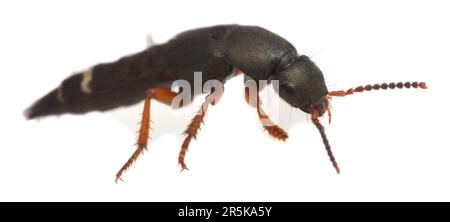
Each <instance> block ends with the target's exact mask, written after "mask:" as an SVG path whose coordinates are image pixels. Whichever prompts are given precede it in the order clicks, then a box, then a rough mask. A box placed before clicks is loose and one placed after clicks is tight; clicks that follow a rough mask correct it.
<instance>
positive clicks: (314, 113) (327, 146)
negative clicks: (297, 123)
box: [310, 107, 341, 174]
mask: <svg viewBox="0 0 450 222" xmlns="http://www.w3.org/2000/svg"><path fill="white" fill-rule="evenodd" d="M310 112H311V119H312V122H313V123H314V125H316V127H317V129H318V130H319V133H320V136H321V137H322V141H323V144H324V145H325V149H326V150H327V154H328V157H329V158H330V161H331V163H332V164H333V167H334V169H336V173H338V174H339V173H340V172H341V170H340V169H339V166H338V164H337V162H336V158H334V155H333V152H332V151H331V146H330V143H329V142H328V138H327V135H326V134H325V128H324V127H323V125H322V124H321V123H320V121H319V118H318V115H317V111H316V110H315V109H314V108H313V107H311V108H310Z"/></svg>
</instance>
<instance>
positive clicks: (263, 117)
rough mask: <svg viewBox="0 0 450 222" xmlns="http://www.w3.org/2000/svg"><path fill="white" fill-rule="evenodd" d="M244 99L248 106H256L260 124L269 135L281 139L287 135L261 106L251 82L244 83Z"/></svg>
mask: <svg viewBox="0 0 450 222" xmlns="http://www.w3.org/2000/svg"><path fill="white" fill-rule="evenodd" d="M245 101H246V102H247V103H248V104H249V105H250V106H253V107H256V111H257V112H258V117H259V120H260V121H261V124H262V125H263V127H264V129H265V130H267V132H268V133H269V134H270V135H271V136H273V137H275V138H277V139H279V140H282V141H285V140H286V139H287V138H288V137H289V136H288V134H287V133H286V131H284V130H283V129H282V128H281V127H279V126H277V125H275V124H274V123H273V122H272V120H270V118H269V116H268V115H267V114H266V113H265V112H264V110H263V109H262V108H261V98H260V97H259V95H258V90H257V89H256V88H255V86H253V85H251V84H248V85H246V87H245Z"/></svg>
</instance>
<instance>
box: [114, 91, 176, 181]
mask: <svg viewBox="0 0 450 222" xmlns="http://www.w3.org/2000/svg"><path fill="white" fill-rule="evenodd" d="M177 95H178V94H177V93H175V92H172V91H171V90H170V89H167V88H153V89H149V90H147V93H146V97H145V103H144V111H143V113H142V121H141V127H140V130H139V137H138V141H137V143H136V144H137V149H136V151H134V153H133V155H131V157H130V158H129V159H128V161H127V162H126V163H125V165H123V167H122V168H120V170H119V172H117V174H116V183H117V181H118V180H122V178H121V176H122V174H123V172H124V171H126V170H127V169H128V168H129V167H130V166H131V165H132V164H133V163H134V162H135V161H136V160H137V158H138V157H139V156H140V155H141V154H142V153H143V152H144V150H146V149H147V142H148V137H149V130H150V100H152V99H155V100H156V101H159V102H161V103H163V104H166V105H171V103H172V100H173V98H175V97H176V96H177ZM179 105H180V107H181V106H183V101H181V102H180V104H179ZM122 181H123V180H122Z"/></svg>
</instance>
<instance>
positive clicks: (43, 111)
mask: <svg viewBox="0 0 450 222" xmlns="http://www.w3.org/2000/svg"><path fill="white" fill-rule="evenodd" d="M196 71H201V72H202V80H201V83H202V84H205V83H206V82H207V81H209V80H216V81H218V82H220V83H222V84H223V83H225V82H226V80H227V79H229V78H231V77H233V76H236V75H237V74H239V73H244V75H245V80H246V81H249V80H254V81H260V80H269V81H278V83H279V90H276V92H277V93H278V94H279V96H280V97H281V98H282V99H283V100H284V101H286V102H287V103H288V104H290V105H291V106H292V107H294V108H298V109H300V110H302V111H303V112H306V113H309V114H311V120H312V122H313V124H314V125H315V126H316V127H317V129H318V130H319V132H320V135H321V137H322V140H323V143H324V145H325V148H326V151H327V154H328V156H329V158H330V161H331V163H332V164H333V166H334V168H335V170H336V172H337V173H339V172H340V169H339V166H338V164H337V162H336V160H335V158H334V156H333V153H332V152H331V147H330V145H329V142H328V139H327V137H326V134H325V130H324V127H323V125H322V124H321V123H320V121H319V117H321V116H323V115H324V113H328V116H329V118H330V119H329V120H330V121H331V113H330V109H329V105H330V103H329V100H330V98H331V97H333V96H346V95H350V94H353V93H355V92H363V91H370V90H379V89H395V88H422V89H426V88H427V86H426V84H425V83H424V82H405V83H403V82H399V83H390V84H387V83H383V84H374V85H366V86H359V87H356V88H351V89H349V90H346V91H343V90H341V91H333V92H329V91H328V89H327V86H326V85H325V79H324V76H323V74H322V72H321V70H320V69H319V68H318V67H317V66H316V64H315V63H314V62H312V61H311V60H310V58H309V57H308V56H305V55H300V54H299V53H298V52H297V50H296V49H295V47H294V46H293V45H292V44H291V43H290V42H288V41H287V40H285V39H284V38H282V37H280V36H279V35H277V34H275V33H272V32H270V31H268V30H266V29H264V28H261V27H258V26H241V25H218V26H211V27H205V28H199V29H193V30H189V31H185V32H182V33H180V34H178V35H176V36H175V37H174V38H173V39H171V40H169V41H168V42H166V43H164V44H159V45H154V46H151V47H149V48H147V49H145V50H143V51H141V52H139V53H136V54H133V55H130V56H126V57H123V58H121V59H119V60H117V61H115V62H111V63H101V64H98V65H95V66H93V67H92V68H90V69H87V70H85V71H83V72H80V73H75V74H73V75H72V76H70V77H68V78H67V79H65V80H64V81H62V83H61V84H60V85H59V86H58V87H57V88H55V89H53V90H52V91H50V92H49V93H48V94H47V95H45V96H43V97H42V98H41V99H39V100H38V101H37V102H35V103H34V104H33V105H32V106H31V107H30V108H28V109H27V110H26V111H25V116H26V118H28V119H34V118H38V117H44V116H49V115H60V114H65V113H72V114H82V113H86V112H89V111H94V110H96V111H106V110H110V109H113V108H116V107H121V106H128V105H132V104H135V103H137V102H140V101H142V100H144V101H145V103H144V111H143V114H142V121H141V126H140V130H139V136H138V141H137V149H136V150H135V151H134V153H133V154H132V155H131V157H130V158H129V159H128V161H127V162H126V163H125V164H124V165H123V167H122V168H120V170H119V171H118V173H117V174H116V182H117V181H118V180H119V179H120V180H122V179H121V176H122V174H123V172H124V171H126V170H127V169H128V168H129V167H130V166H131V165H132V164H133V163H134V162H135V161H136V160H137V159H138V157H139V156H140V155H141V154H142V153H143V152H144V150H146V149H147V145H148V143H147V141H148V138H149V128H150V101H151V100H156V101H159V102H161V103H163V104H166V105H171V104H172V105H173V104H174V101H175V100H176V98H177V96H178V95H180V93H181V92H182V91H180V92H175V91H172V89H171V85H172V83H173V82H174V81H177V80H184V81H187V82H188V83H189V84H195V82H194V76H195V75H194V73H195V72H196ZM217 89H219V88H218V87H214V88H213V89H212V90H210V92H209V93H208V95H207V96H206V97H205V101H204V102H203V104H202V106H201V108H200V109H199V111H198V112H197V114H196V115H195V116H194V118H193V119H192V121H191V123H190V124H189V125H188V127H187V130H186V131H185V133H186V138H185V140H184V142H183V143H182V145H181V150H180V153H179V157H178V163H179V165H180V166H181V169H182V170H184V169H187V166H186V164H185V162H184V158H185V155H186V152H187V150H188V147H189V143H190V141H191V140H192V139H193V138H195V137H196V135H197V132H198V130H199V127H200V125H201V123H202V122H203V120H204V117H205V115H206V112H207V109H208V106H209V105H210V104H211V105H214V104H215V103H216V102H218V100H219V99H220V96H221V94H222V93H223V90H217ZM261 89H262V87H260V86H259V85H256V86H253V87H245V89H244V92H245V98H246V101H247V103H249V105H251V106H253V107H255V108H256V110H257V114H258V116H259V119H260V120H261V123H262V124H263V127H264V129H265V130H267V132H268V133H269V134H270V135H272V136H273V137H275V138H278V139H280V140H283V141H284V140H286V139H287V138H288V134H287V133H286V132H285V131H284V130H283V129H282V128H280V127H279V126H277V125H275V124H273V123H272V121H270V118H269V117H268V115H267V114H266V113H265V112H264V111H263V109H262V108H261V102H260V100H261V99H260V97H259V96H258V92H259V91H260V90H261ZM252 92H256V93H252ZM188 93H189V94H191V95H193V96H195V95H197V94H202V93H205V92H203V91H201V92H195V90H194V91H190V92H188ZM188 102H189V101H188ZM188 102H186V101H185V100H181V101H178V100H177V101H176V102H175V103H176V104H177V105H179V106H180V107H182V106H185V105H187V103H188Z"/></svg>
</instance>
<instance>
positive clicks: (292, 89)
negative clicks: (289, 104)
mask: <svg viewBox="0 0 450 222" xmlns="http://www.w3.org/2000/svg"><path fill="white" fill-rule="evenodd" d="M281 87H283V88H284V89H285V90H286V91H289V92H295V91H296V90H295V85H294V84H293V83H285V84H282V85H281Z"/></svg>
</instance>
